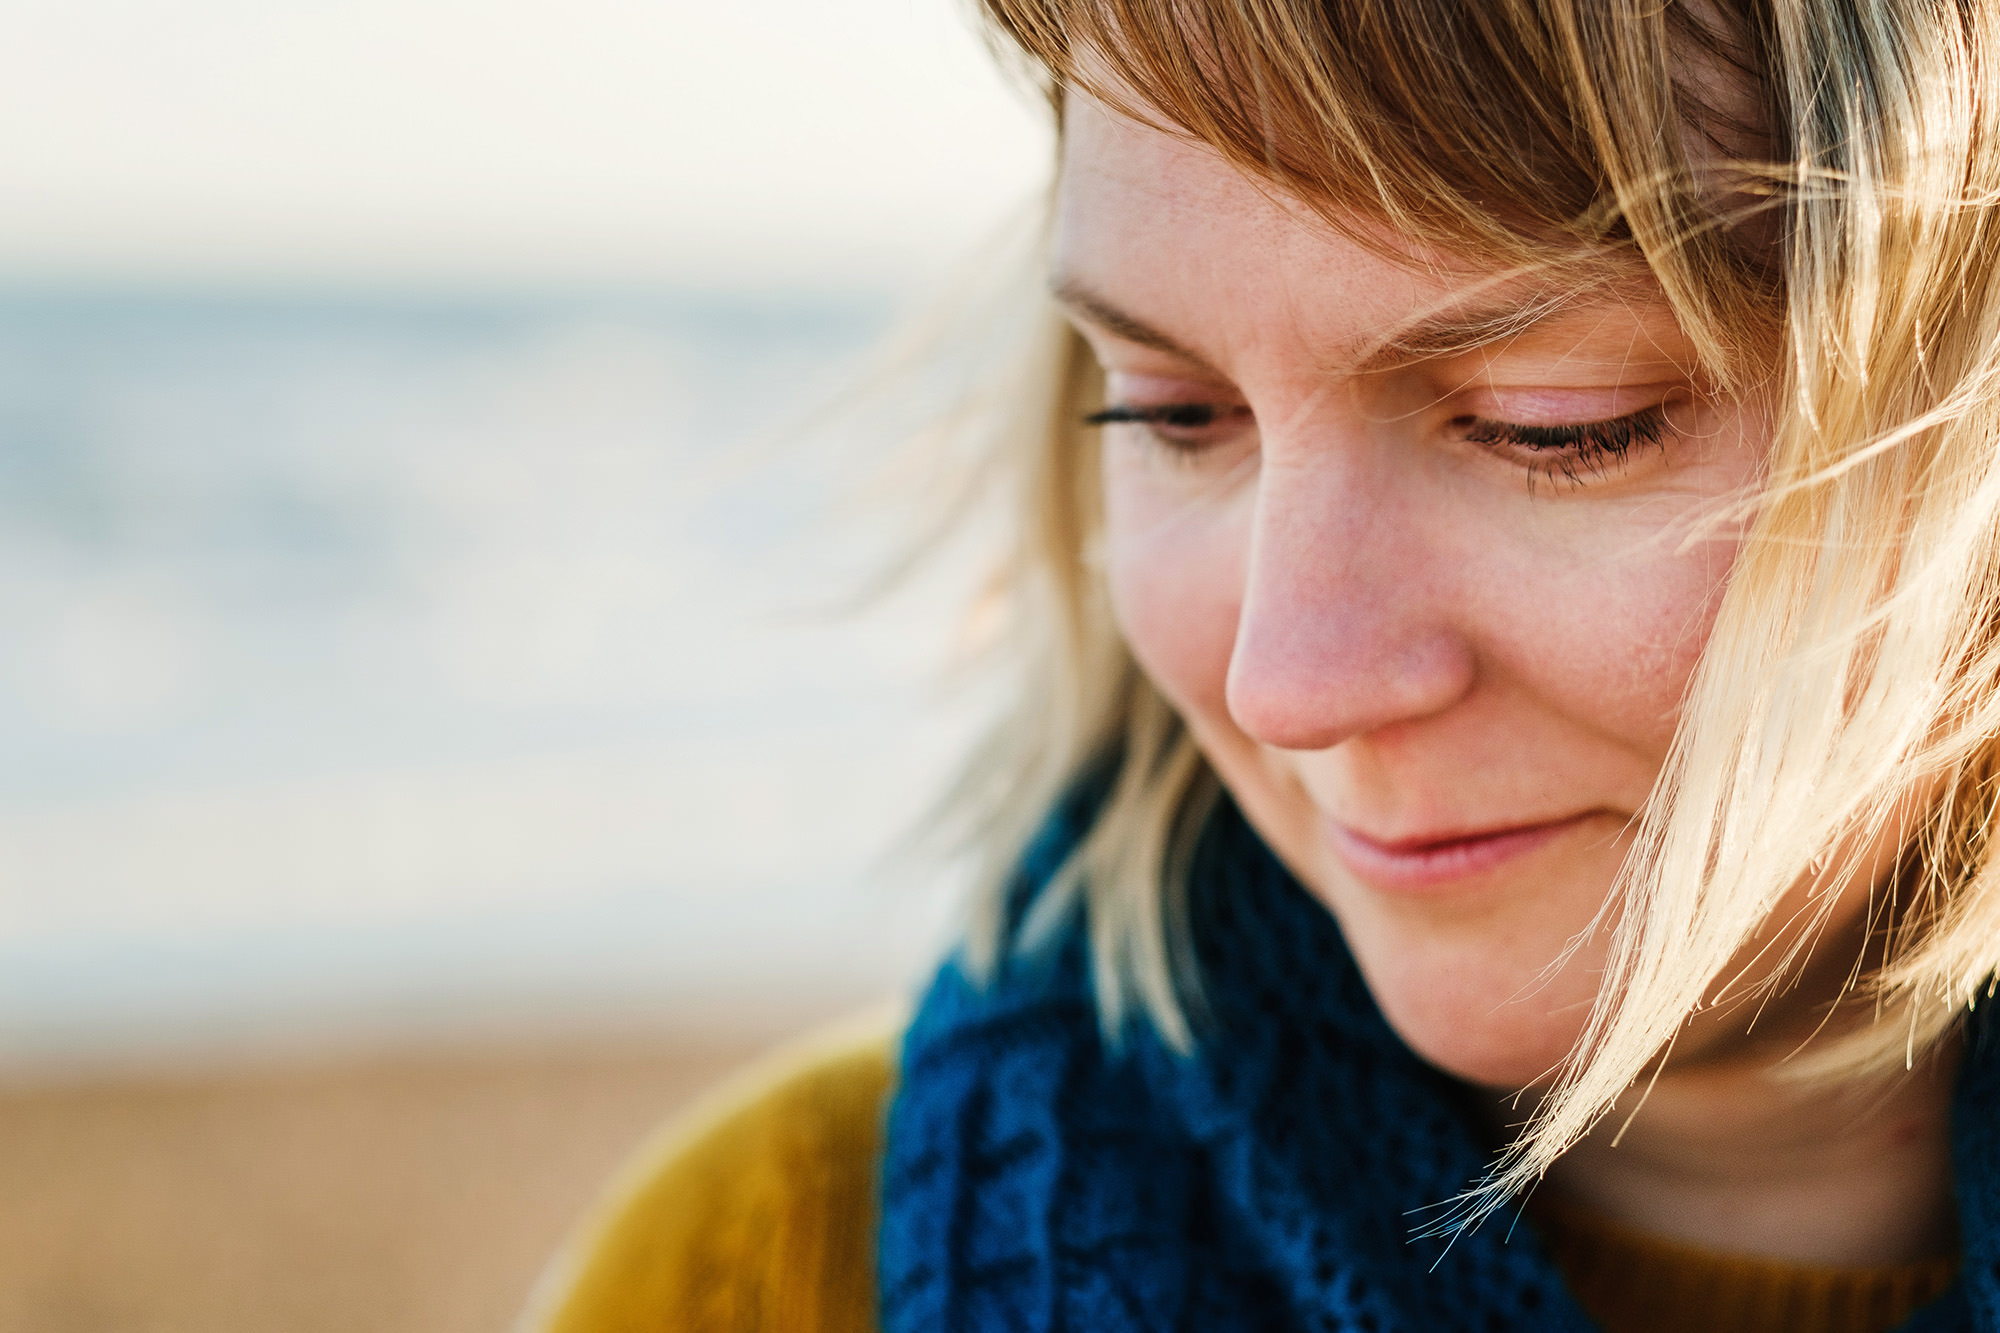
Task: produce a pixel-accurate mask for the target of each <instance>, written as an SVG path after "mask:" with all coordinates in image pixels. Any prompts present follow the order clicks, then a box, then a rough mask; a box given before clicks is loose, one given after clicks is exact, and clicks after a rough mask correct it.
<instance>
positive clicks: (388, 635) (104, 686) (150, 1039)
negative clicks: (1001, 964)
mask: <svg viewBox="0 0 2000 1333" xmlns="http://www.w3.org/2000/svg"><path fill="white" fill-rule="evenodd" d="M889 315H890V303H889V302H888V301H887V300H878V299H875V298H872V297H867V296H858V297H854V298H852V299H835V298H825V297H811V298H808V297H800V298H798V299H795V300H788V299H784V298H778V297H756V298H749V297H745V298H742V299H731V298H727V297H715V296H704V297H687V298H673V297H667V296H653V297H645V298H640V297H632V298H610V297H573V298H572V297H549V298H539V297H537V298H527V297H522V298H518V299H516V298H498V297H496V298H491V299H474V298H435V299H420V298H414V297H411V298H398V297H382V298H366V297H355V298H345V297H343V298H337V299H336V298H327V297H316V298H306V297H300V298H296V299H291V298H275V297H269V298H266V297H260V298H248V297H244V298H215V299H196V298H189V297H168V296H148V295H132V294H122V295H121V294H78V293H54V294H50V293H29V292H14V293H11V294H6V293H0V1067H15V1068H23V1067H42V1066H47V1065H52V1064H54V1065H61V1064H68V1063H75V1062H83V1063H91V1062H96V1061H101V1060H119V1059H127V1058H132V1057H134V1056H141V1057H143V1056H147V1055H149V1054H153V1053H163V1052H164V1053H171V1054H173V1055H174V1056H175V1057H176V1058H185V1057H186V1056H187V1055H189V1054H190V1053H200V1052H206V1051H234V1050H236V1049H238V1048H244V1047H254V1048H258V1049H265V1048H269V1049H277V1050H286V1049H293V1048H298V1047H303V1046H307V1045H312V1044H315V1043H320V1044H323V1043H327V1042H334V1043H339V1042H349V1041H364V1042H367V1041H379V1040H381V1039H384V1038H394V1039H397V1040H401V1039H405V1038H414V1039H427V1038H429V1037H432V1036H453V1037H462V1036H464V1035H465V1034H466V1033H468V1032H481V1031H488V1030H491V1031H495V1032H500V1031H506V1032H510V1033H512V1032H519V1031H521V1030H523V1029H524V1028H527V1029H536V1030H547V1031H551V1032H563V1031H567V1030H572V1029H578V1028H587V1027H592V1026H601V1025H604V1024H625V1025H638V1026H648V1025H667V1024H674V1023H680V1022H710V1021H716V1022H722V1021H728V1022H739V1021H740V1022H743V1023H748V1024H751V1025H754V1024H756V1023H758V1022H763V1021H767V1020H768V1021H770V1022H773V1023H778V1022H788V1021H793V1020H794V1019H795V1018H796V1017H797V1016H799V1015H801V1014H803V1013H806V1012H809V1011H815V1010H822V1009H826V1010H831V1009H837V1008H839V1007H841V1006H843V1005H846V1004H849V1003H852V1002H853V1001H854V1000H857V999H860V998H863V997H866V996H872V995H876V994H881V993H885V992H887V991H890V990H893V989H896V988H897V987H899V986H902V985H904V984H906V983H907V981H908V980H909V979H911V978H914V977H915V976H917V975H918V974H919V973H920V972H921V971H922V970H923V968H924V966H925V965H926V962H927V960H928V959H929V958H930V957H931V956H932V954H933V952H934V951H935V949H936V947H937V943H938V941H939V939H940V938H941V931H942V923H943V922H944V920H945V919H946V915H947V909H946V899H947V897H948V895H947V894H946V893H944V892H943V891H942V888H941V886H938V885H930V884H923V883H914V882H911V881H910V879H909V877H900V878H899V877H898V876H895V875H891V874H887V873H885V872H884V870H883V869H882V866H881V861H880V857H881V853H882V852H883V851H884V849H885V848H886V847H887V846H888V845H889V843H890V841H891V839H892V838H893V836H894V835H895V834H896V833H897V832H898V831H899V830H900V829H901V827H902V826H903V825H904V823H905V822H906V821H907V820H908V819H909V818H911V817H912V816H913V815H914V814H915V813H916V812H917V811H918V809H919V808H920V807H921V804H922V802H923V801H924V800H925V799H926V798H927V797H928V796H929V794H930V793H931V792H932V791H933V790H934V787H935V784H936V782H937V781H938V777H939V774H940V773H941V772H942V771H943V766H944V765H945V764H946V763H947V762H948V760H949V758H950V756H951V755H952V754H953V753H954V751H955V748H956V746H957V745H958V743H959V741H960V739H961V738H962V736H963V735H964V733H965V731H966V723H967V719H966V718H965V717H964V716H963V712H964V710H963V709H962V708H960V709H956V710H954V709H952V708H948V707H943V706H939V705H937V704H936V703H935V702H933V701H932V699H933V694H934V691H932V690H931V689H930V688H929V686H928V685H927V683H926V682H927V680H928V672H929V671H930V669H931V667H932V666H933V665H934V664H935V662H936V661H937V658H938V654H939V649H940V646H941V644H942V641H943V631H944V626H945V624H946V621H947V618H948V616H947V608H946V606H945V599H944V598H943V597H942V596H941V595H937V594H935V593H933V594H932V595H928V596H926V595H924V594H918V595H915V596H913V597H910V598H905V599H903V600H902V601H900V602H898V603H896V604H894V605H893V606H892V607H891V608H889V609H888V610H886V611H879V612H876V613H872V614H870V615H868V616H866V617H863V618H860V619H846V618H842V617H841V616H839V615H838V614H835V613H834V612H833V611H832V610H831V608H833V607H834V606H835V604H836V603H837V602H838V601H839V599H840V596H841V594H842V593H843V592H845V591H848V590H850V589H851V588H852V586H853V584H854V582H855V580H856V579H857V578H858V577H859V575H860V574H861V572H862V571H863V570H864V569H865V567H866V566H867V565H868V563H869V561H870V560H871V559H872V558H875V557H878V556H879V555H880V554H881V552H882V549H883V548H882V545H881V542H880V540H879V533H880V525H879V524H878V525H876V526H875V528H874V530H873V531H871V530H870V527H869V525H867V524H848V525H847V526H846V527H841V526H839V525H838V524H837V523H835V522H833V521H832V519H831V515H832V513H833V511H834V509H835V508H836V506H835V505H834V504H833V503H832V501H833V499H834V498H835V497H836V496H837V495H838V494H839V493H840V492H841V491H842V490H844V489H845V488H846V487H847V485H848V484H849V483H850V482H852V481H854V480H856V479H858V478H859V477H861V476H863V475H864V474H865V473H866V472H868V471H869V470H870V469H871V468H873V467H875V466H876V465H877V464H878V462H879V460H880V458H881V457H882V455H883V453H884V451H885V450H886V449H888V448H889V447H890V446H891V445H892V443H893V442H892V441H888V440H884V439H874V438H869V437H868V435H867V433H866V432H865V431H862V430H860V429H859V428H854V427H850V428H847V429H845V430H836V431H833V432H832V433H831V434H827V433H825V432H819V433H814V432H806V433H807V434H809V435H813V442H812V443H810V444H809V445H808V444H788V443H786V440H787V439H788V438H790V436H791V435H793V434H796V433H797V432H796V431H793V430H791V429H789V428H791V427H797V426H799V425H801V424H802V423H811V422H813V421H814V420H815V418H816V415H817V414H816V411H815V409H816V405H819V404H824V403H826V402H829V401H831V400H832V399H833V398H834V397H836V396H837V395H838V394H839V393H840V391H841V390H842V389H843V388H845V387H846V386H847V384H848V382H849V379H850V377H851V376H852V374H853V373H854V369H853V368H854V367H855V366H856V365H857V364H858V359H859V358H860V356H861V354H862V353H863V352H864V351H865V350H866V349H867V348H868V347H869V345H870V344H871V343H872V342H873V341H874V340H875V339H876V338H877V337H878V336H879V335H880V333H881V332H882V330H883V328H884V327H885V323H886V321H887V320H888V318H889Z"/></svg>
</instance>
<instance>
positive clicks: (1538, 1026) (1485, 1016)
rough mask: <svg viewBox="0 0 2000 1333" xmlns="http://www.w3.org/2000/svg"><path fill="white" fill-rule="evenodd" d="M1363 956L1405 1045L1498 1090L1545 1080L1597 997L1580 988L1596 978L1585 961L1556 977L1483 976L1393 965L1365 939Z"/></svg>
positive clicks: (1493, 969) (1406, 960)
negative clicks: (1580, 978) (1582, 980)
mask: <svg viewBox="0 0 2000 1333" xmlns="http://www.w3.org/2000/svg"><path fill="white" fill-rule="evenodd" d="M1371 954H1372V955H1373V956H1371ZM1355 958H1356V960H1357V961H1358V962H1359V963H1360V965H1361V971H1362V975H1363V976H1364V977H1365V978H1366V979H1367V981H1368V986H1369V989H1370V991H1372V992H1373V994H1374V996H1375V1002H1376V1004H1377V1005H1379V1006H1380V1007H1381V1010H1382V1014H1383V1016H1384V1017H1385V1018H1386V1019H1388V1021H1389V1026H1390V1027H1391V1028H1393V1029H1394V1030H1395V1032H1396V1035H1397V1036H1399V1037H1401V1038H1402V1039H1403V1042H1404V1044H1406V1045H1407V1046H1409V1048H1410V1049H1411V1050H1412V1051H1415V1052H1416V1053H1417V1055H1418V1056H1420V1057H1421V1058H1422V1059H1423V1060H1424V1061H1425V1062H1427V1063H1429V1064H1431V1065H1433V1066H1435V1067H1436V1068H1438V1069H1441V1070H1443V1071H1444V1072H1445V1073H1447V1074H1450V1075H1452V1076H1453V1077H1454V1078H1459V1079H1463V1080H1464V1081H1465V1082H1467V1083H1472V1084H1476V1085H1477V1086H1479V1087H1482V1088H1490V1089H1493V1090H1495V1091H1498V1092H1516V1091H1519V1090H1520V1089H1523V1088H1528V1087H1533V1086H1535V1085H1537V1084H1541V1083H1545V1082H1547V1080H1548V1079H1549V1077H1550V1076H1551V1075H1552V1074H1554V1073H1555V1072H1556V1070H1557V1069H1558V1068H1559V1067H1560V1066H1561V1064H1562V1062H1563V1060H1564V1059H1565V1057H1567V1056H1568V1055H1569V1053H1570V1050H1571V1048H1572V1047H1573V1046H1574V1045H1575V1044H1576V1041H1577V1039H1578V1038H1579V1037H1580V1036H1582V1035H1583V1027H1584V1023H1585V1021H1586V1020H1587V1019H1588V1018H1589V1016H1590V1007H1591V1002H1592V1000H1593V999H1594V998H1595V994H1596V991H1595V987H1594V986H1579V985H1577V984H1576V983H1575V981H1574V980H1573V978H1575V977H1576V976H1577V975H1578V974H1580V973H1587V974H1588V975H1589V976H1590V977H1591V978H1593V979H1594V977H1595V975H1596V969H1595V968H1594V967H1590V966H1588V964H1587V963H1586V962H1585V960H1573V961H1572V965H1571V967H1569V968H1565V969H1564V970H1563V972H1561V973H1558V974H1557V975H1556V976H1555V977H1553V978H1549V977H1546V976H1545V975H1543V973H1542V972H1541V970H1540V969H1538V968H1531V967H1514V966H1509V965H1508V963H1509V962H1510V961H1511V960H1504V959H1500V960H1488V961H1489V964H1490V967H1489V968H1487V969H1482V968H1480V967H1479V966H1478V964H1477V962H1476V961H1475V960H1470V959H1465V958H1463V957H1457V958H1448V959H1443V960H1438V959H1431V958H1425V957H1422V956H1418V957H1411V956H1409V955H1407V954H1405V955H1402V956H1400V957H1395V958H1385V957H1383V956H1381V954H1380V953H1378V952H1375V951H1372V950H1370V949H1368V948H1367V947H1366V942H1365V941H1364V942H1361V943H1360V947H1356V949H1355ZM1441 979H1443V980H1441ZM1566 983H1567V984H1566Z"/></svg>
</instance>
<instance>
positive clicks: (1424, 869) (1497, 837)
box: [1326, 813, 1591, 892]
mask: <svg viewBox="0 0 2000 1333" xmlns="http://www.w3.org/2000/svg"><path fill="white" fill-rule="evenodd" d="M1590 817H1591V815H1590V814H1589V813H1585V814H1579V815H1571V816H1570V817H1568V818H1566V819H1555V820H1550V821H1548V822H1546V823H1541V824H1516V825H1512V826H1510V827H1506V828H1495V829H1482V830H1478V831H1475V832H1471V833H1450V834H1445V835H1442V836H1435V835H1434V836H1429V837H1416V838H1402V839H1398V840H1396V841H1393V842H1385V841H1383V840H1381V839H1379V838H1371V837H1369V836H1368V835H1367V834H1365V833H1361V832H1359V831H1357V830H1355V829H1351V828H1349V827H1347V826H1346V825H1345V824H1341V823H1338V822H1336V821H1334V820H1331V819H1329V820H1327V821H1326V827H1327V831H1328V835H1329V841H1331V843H1332V844H1333V850H1334V853H1335V855H1337V856H1339V857H1340V859H1341V862H1342V863H1343V864H1344V865H1346V867H1347V869H1348V870H1349V871H1350V872H1352V873H1353V875H1354V876H1355V878H1357V879H1359V880H1361V881H1362V882H1363V883H1365V884H1368V885H1370V886H1371V887H1374V888H1377V889H1383V890H1388V891H1395V892H1411V891H1415V890H1421V889H1432V888H1445V887H1450V886H1453V885H1455V884H1456V883H1457V882H1458V881H1462V880H1468V879H1472V878H1474V877H1476V876H1479V875H1483V874H1485V873H1486V872H1488V871H1491V870H1495V869H1498V868H1499V867H1501V866H1503V865H1505V864H1506V863H1507V862H1509V861H1513V860H1517V859H1519V858H1520V857H1523V856H1526V855H1528V854H1529V853H1530V852H1534V851H1538V850H1539V849H1541V848H1543V847H1545V846H1547V845H1548V844H1549V843H1551V842H1554V841H1555V840H1556V839H1558V838H1560V837H1562V836H1563V835H1565V834H1567V833H1571V832H1574V831H1575V830H1576V829H1577V828H1579V827H1581V826H1582V825H1583V824H1584V822H1585V821H1587V820H1588V819H1590Z"/></svg>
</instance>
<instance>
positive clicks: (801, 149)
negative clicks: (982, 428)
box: [0, 0, 1049, 286]
mask: <svg viewBox="0 0 2000 1333" xmlns="http://www.w3.org/2000/svg"><path fill="white" fill-rule="evenodd" d="M968 8H969V4H968V3H967V0H178V2H177V3H173V4H167V3H162V0H0V28H4V31H6V32H7V34H8V40H7V41H6V42H5V43H0V280H5V279H16V280H18V279H21V278H27V279H31V280H45V279H47V280H57V281H60V280H63V279H74V278H80V279H84V280H91V281H104V280H113V281H116V280H119V279H125V278H136V279H140V280H148V281H152V280H167V281H172V282H185V281H190V280H192V281H197V282H199V281H204V280H219V281H224V282H239V281H250V282H257V281H265V280H275V281H280V282H283V281H294V280H305V281H324V280H334V281H343V280H350V279H358V280H362V281H390V282H394V281H398V280H403V279H410V280H415V281H419V282H436V281H444V282H456V281H463V280H470V281H481V280H500V281H527V282H546V281H557V282H561V281H568V280H583V281H622V280H640V281H667V282H692V283H698V284H703V285H741V284H746V283H747V284H752V285H771V286H782V285H787V284H793V283H799V282H804V283H810V284H821V283H827V282H834V283H836V284H838V283H850V284H851V283H855V282H869V281H876V280H884V279H886V280H889V281H900V280H903V279H906V278H908V277H909V276H911V275H912V270H921V269H935V268H936V267H938V266H940V265H942V264H944V263H948V262H949V261H950V259H951V258H952V257H954V256H955V255H957V254H959V253H961V252H962V251H963V250H964V249H965V248H966V247H967V246H969V245H970V244H972V243H974V242H975V241H976V240H977V239H978V238H979V237H980V236H981V235H982V234H984V233H986V232H988V231H990V230H991V229H992V228H993V227H994V226H995V225H996V223H997V222H998V221H999V220H1001V219H1003V218H1005V217H1006V216H1007V215H1008V214H1009V212H1010V210H1015V209H1019V208H1020V207H1022V206H1023V205H1024V202H1025V201H1027V200H1030V199H1031V198H1032V197H1033V196H1034V194H1035V192H1036V190H1037V188H1038V186H1039V185H1040V183H1041V182H1042V181H1043V180H1044V179H1045V177H1046V171H1047V162H1048V155H1049V147H1048V143H1049V136H1048V131H1047V128H1046V126H1045V124H1044V123H1043V117H1042V116H1041V115H1040V111H1039V108H1038V107H1035V106H1033V105H1032V104H1031V101H1030V99H1029V97H1028V96H1027V95H1025V94H1023V93H1021V92H1020V91H1019V90H1017V89H1015V88H1013V87H1010V86H1007V85H1006V84H1004V83H1003V82H1002V80H1001V78H1000V76H999V75H998V74H997V73H995V72H994V71H993V69H992V68H991V65H990V62H989V60H988V59H987V57H986V55H985V53H984V51H983V50H982V49H981V47H980V45H979V43H978V40H977V38H976V37H975V36H974V35H973V32H972V26H971V20H970V18H969V17H968V15H967V13H966V10H967V9H968Z"/></svg>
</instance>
